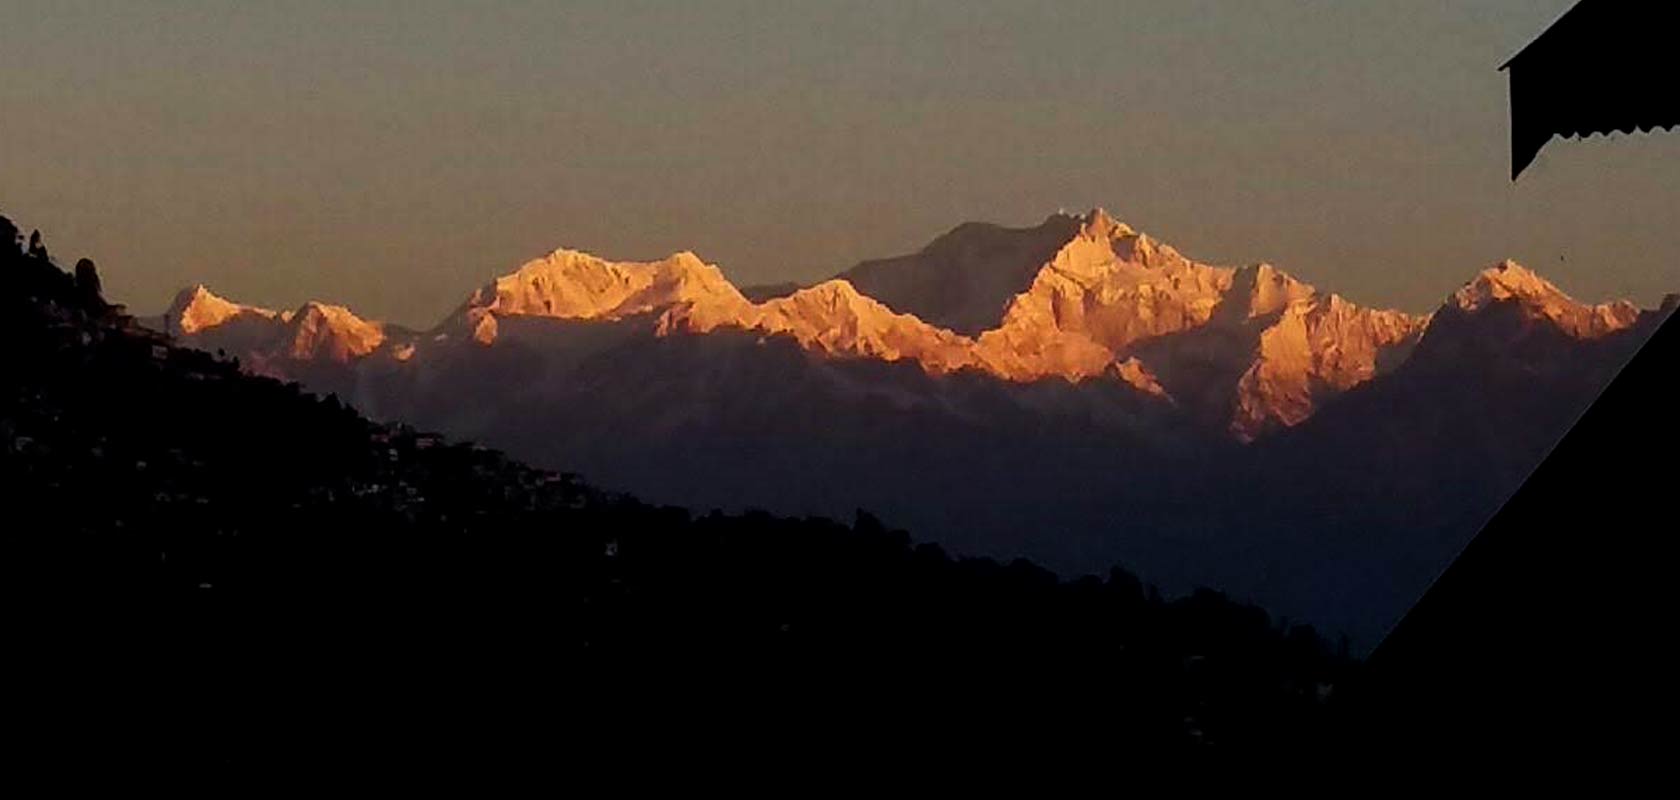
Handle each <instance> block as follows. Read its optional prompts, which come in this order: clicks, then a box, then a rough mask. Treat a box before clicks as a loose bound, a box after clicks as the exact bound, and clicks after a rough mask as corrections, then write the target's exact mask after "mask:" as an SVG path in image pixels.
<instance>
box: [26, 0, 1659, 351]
mask: <svg viewBox="0 0 1680 800" xmlns="http://www.w3.org/2000/svg"><path fill="white" fill-rule="evenodd" d="M1570 5H1571V0H1453V1H1450V2H1449V1H1446V0H1408V1H1407V2H1397V1H1394V0H1384V1H1383V2H1375V1H1368V0H1288V1H1284V0H1275V1H1274V0H1224V1H1222V2H1218V1H1214V0H1158V1H1152V2H1141V1H1139V2H1126V1H1122V0H1108V1H1107V2H997V1H994V0H950V1H948V2H932V1H927V2H915V1H914V0H890V1H889V2H801V1H800V0H780V2H702V1H701V0H693V1H692V2H636V1H634V0H615V1H614V2H600V3H570V2H554V0H545V1H544V2H475V3H467V2H437V1H436V0H400V1H397V0H392V1H389V2H372V1H371V0H370V1H364V2H356V1H355V0H339V1H332V0H318V1H315V0H310V1H305V0H292V1H289V2H288V1H284V0H275V1H274V2H263V3H235V2H231V0H230V1H229V2H187V1H186V0H176V1H174V2H165V1H164V0H119V1H116V2H97V3H96V2H78V1H77V0H51V2H33V1H30V0H21V1H20V0H0V108H3V109H4V111H3V113H0V213H5V214H6V215H8V216H10V217H12V218H13V219H14V220H16V221H17V222H18V223H19V225H20V226H22V227H25V228H26V229H27V228H31V227H38V228H40V229H42V231H43V232H44V233H45V234H46V237H47V242H48V244H49V246H50V247H51V248H52V249H53V251H54V253H55V254H57V255H58V256H59V257H60V258H61V260H66V259H74V258H75V257H79V256H84V255H85V256H89V257H92V258H94V259H96V260H97V261H98V262H99V263H100V265H101V269H102V272H103V273H104V277H105V282H106V285H107V286H108V287H109V290H110V293H111V294H112V295H113V296H114V297H115V298H116V299H117V300H119V301H122V302H126V303H128V304H129V305H130V307H131V308H132V309H134V310H135V311H137V312H146V313H150V312H155V311H156V310H159V309H161V308H162V307H163V306H164V304H165V303H167V301H168V299H169V297H170V296H171V295H172V294H173V293H174V291H175V290H177V289H178V288H180V287H181V286H184V285H188V284H191V283H195V282H204V283H207V284H209V285H210V286H211V287H212V288H213V289H216V290H217V291H219V292H221V293H223V294H226V295H228V296H231V297H234V298H236V299H241V300H245V301H247V302H253V303H259V304H263V305H269V306H280V307H285V306H293V305H296V304H297V303H300V302H301V301H303V300H305V299H309V298H314V297H318V298H321V299H327V300H334V301H338V302H344V303H348V304H349V305H351V306H352V307H353V308H355V309H356V310H358V311H359V312H362V313H363V314H364V315H366V316H371V317H374V318H381V319H389V320H393V321H397V322H403V323H408V324H413V325H429V324H430V323H432V322H435V321H437V320H438V319H439V318H441V317H442V316H443V315H444V314H445V313H446V312H447V311H449V310H451V309H452V308H453V307H454V306H455V305H456V304H458V303H459V302H460V301H461V300H462V299H463V298H464V297H465V295H466V294H467V293H468V292H469V291H470V290H471V289H472V288H473V287H475V286H476V285H478V284H480V283H482V282H483V281H485V280H486V279H488V278H490V277H491V276H493V275H496V274H500V273H504V272H507V271H509V270H511V269H512V268H513V267H514V266H516V265H517V264H519V263H520V262H522V261H524V260H526V259H528V258H531V257H534V256H537V255H540V254H542V253H544V252H546V251H548V250H551V249H553V248H555V247H559V246H569V247H577V248H581V249H585V250H589V251H591V252H595V253H597V254H600V255H603V256H607V257H610V258H619V259H629V258H654V257H660V256H663V255H665V254H667V253H669V252H672V251H675V250H680V249H692V250H694V251H696V252H698V253H699V254H700V255H701V256H702V257H703V258H705V259H706V260H708V261H712V262H715V263H718V264H720V265H722V267H723V268H724V270H725V271H726V272H727V273H728V274H729V275H730V276H731V278H733V279H734V280H735V281H736V282H737V283H739V284H742V285H746V284H751V283H759V282H768V281H779V280H808V279H813V278H817V277H822V276H827V275H829V274H832V273H834V272H837V271H839V270H841V269H843V268H845V267H847V266H850V265H851V264H853V263H855V262H856V261H858V260H860V259H863V258H868V257H877V256H885V255H893V254H898V253H903V252H909V251H912V250H915V249H917V248H919V247H920V246H921V245H922V244H924V243H926V241H927V240H929V239H931V238H932V237H934V236H935V235H937V234H939V233H941V232H942V231H944V230H947V229H949V228H951V227H953V226H954V225H956V224H957V223H959V222H962V221H964V220H987V221H993V222H1000V223H1005V224H1015V225H1025V224H1032V223H1036V222H1037V221H1039V220H1041V219H1043V218H1044V217H1045V216H1046V215H1047V214H1049V213H1051V212H1054V211H1056V210H1057V209H1058V208H1066V209H1068V210H1070V211H1072V210H1083V209H1085V208H1088V207H1090V206H1094V205H1101V206H1104V207H1106V208H1108V209H1109V210H1110V211H1111V212H1113V213H1114V214H1115V216H1117V217H1119V218H1120V219H1122V220H1125V221H1127V222H1129V223H1131V224H1132V225H1133V226H1134V227H1137V228H1140V229H1142V230H1145V231H1148V232H1150V233H1152V234H1154V235H1156V236H1158V237H1159V238H1162V239H1164V240H1166V241H1168V242H1171V243H1173V244H1175V245H1177V246H1178V247H1179V248H1180V249H1182V250H1183V251H1185V252H1186V253H1187V254H1189V255H1191V256H1193V257H1196V258H1199V259H1202V260H1207V261H1212V262H1216V263H1247V262H1253V261H1260V260H1266V261H1270V262H1272V263H1274V264H1277V265H1278V266H1280V267H1282V268H1283V269H1285V270H1288V271H1290V272H1292V273H1294V274H1296V275H1297V276H1299V277H1301V278H1303V279H1306V280H1308V281H1311V282H1313V283H1316V284H1318V285H1319V286H1321V287H1325V288H1330V289H1335V290H1337V291H1340V292H1342V293H1343V294H1345V295H1347V296H1349V297H1351V298H1352V299H1354V300H1356V301H1360V302H1365V303H1371V304H1380V305H1391V306H1398V307H1401V308H1405V309H1408V310H1414V311H1423V310H1428V309H1431V308H1433V307H1434V306H1435V305H1436V304H1437V303H1438V302H1439V300H1440V298H1442V297H1443V296H1445V295H1446V294H1447V293H1448V292H1450V291H1451V290H1452V289H1453V288H1455V287H1456V286H1457V285H1459V284H1460V283H1462V282H1463V281H1464V280H1466V279H1467V278H1469V277H1470V276H1471V275H1472V274H1474V272H1475V271H1476V270H1477V269H1479V268H1481V267H1482V266H1485V265H1486V264H1488V263H1491V262H1493V261H1496V260H1498V259H1500V258H1505V257H1511V258H1516V259H1518V260H1519V261H1522V262H1524V263H1526V264H1528V265H1530V266H1531V267H1534V268H1536V269H1538V270H1539V271H1541V272H1542V273H1543V274H1546V275H1548V276H1550V277H1552V278H1553V279H1554V280H1555V281H1556V282H1558V283H1559V284H1560V285H1561V286H1562V287H1563V288H1564V289H1565V290H1567V291H1570V292H1571V293H1573V294H1575V295H1576V296H1577V297H1580V298H1582V299H1587V300H1600V299H1605V298H1609V297H1612V296H1629V297H1632V298H1633V299H1635V300H1637V301H1640V302H1641V303H1642V304H1646V305H1652V304H1655V303H1656V302H1657V301H1658V299H1659V298H1660V297H1661V295H1662V294H1663V293H1664V292H1665V291H1680V134H1665V133H1656V134H1650V135H1639V134H1636V135H1627V136H1624V135H1618V136H1614V137H1610V138H1609V139H1606V138H1603V137H1598V138H1595V139H1593V140H1590V141H1587V142H1559V141H1554V142H1553V143H1552V144H1551V145H1550V146H1549V147H1548V148H1547V149H1546V150H1545V151H1544V152H1543V153H1542V154H1541V156H1540V159H1539V161H1537V162H1536V163H1535V165H1534V166H1532V167H1530V168H1529V170H1528V172H1526V173H1525V174H1524V175H1523V178H1522V180H1521V181H1520V182H1519V183H1516V184H1512V183H1511V182H1510V181H1509V179H1508V173H1509V160H1510V155H1509V151H1508V138H1507V137H1508V136H1509V128H1508V125H1507V117H1506V115H1507V110H1506V94H1505V82H1504V75H1503V74H1502V73H1499V72H1496V71H1495V70H1496V68H1497V66H1498V65H1499V64H1500V63H1502V62H1503V61H1504V60H1505V59H1506V57H1508V56H1509V55H1511V54H1512V53H1513V52H1515V51H1516V50H1517V49H1518V48H1520V47H1521V46H1522V45H1523V44H1524V43H1526V42H1527V41H1528V40H1529V39H1530V38H1532V37H1533V36H1535V35H1537V34H1538V33H1539V32H1540V31H1541V30H1543V29H1544V28H1545V27H1546V25H1547V24H1549V23H1550V22H1551V21H1552V20H1554V19H1555V18H1556V17H1557V16H1558V15H1559V14H1561V13H1562V12H1563V11H1564V10H1565V9H1566V8H1568V7H1569V6H1570Z"/></svg>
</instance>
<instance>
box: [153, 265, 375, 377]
mask: <svg viewBox="0 0 1680 800" xmlns="http://www.w3.org/2000/svg"><path fill="white" fill-rule="evenodd" d="M161 326H162V327H163V329H164V331H165V332H167V333H172V334H174V335H176V336H177V337H179V338H180V339H181V341H182V342H183V343H184V344H187V345H191V346H193V347H198V348H200V349H204V350H212V351H213V350H222V351H224V352H227V353H229V354H230V355H236V356H238V357H240V359H241V360H242V361H244V362H246V363H247V364H249V365H251V366H252V367H253V368H257V369H258V370H259V371H263V372H268V373H279V374H284V373H285V372H286V371H287V369H286V367H285V366H284V365H283V363H282V362H285V361H295V362H306V363H316V362H326V363H332V364H350V363H352V362H354V361H356V360H358V359H361V358H363V357H366V356H369V355H371V354H373V353H374V352H375V351H377V350H379V349H380V347H381V346H382V345H385V344H386V343H387V338H388V337H387V329H386V326H385V325H384V324H382V323H378V322H369V321H367V320H364V319H362V318H361V317H358V316H356V315H355V314H354V313H352V312H351V311H350V310H349V309H347V308H345V307H343V306H336V305H330V304H327V303H320V302H315V301H310V302H307V303H304V304H303V305H302V306H300V307H299V308H298V309H297V310H295V311H274V310H272V309H267V308H261V307H258V306H249V305H244V304H241V303H235V302H232V301H230V300H227V299H225V298H222V297H218V296H217V295H215V294H214V293H212V292H211V291H210V290H209V289H206V288H205V287H203V286H194V287H191V288H189V289H186V290H183V291H182V292H181V293H180V294H179V295H177V296H176V298H175V302H173V303H172V304H170V307H169V310H168V311H166V312H164V315H163V318H162V322H161Z"/></svg>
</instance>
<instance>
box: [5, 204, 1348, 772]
mask: <svg viewBox="0 0 1680 800" xmlns="http://www.w3.org/2000/svg"><path fill="white" fill-rule="evenodd" d="M0 349H3V352H4V363H5V368H4V369H3V370H0V431H3V432H4V442H5V446H4V448H3V450H0V485H3V486H4V487H5V490H6V496H7V498H8V499H7V502H6V511H5V519H6V525H5V527H6V529H7V530H8V531H9V534H10V535H9V536H8V537H7V539H8V540H9V544H10V547H11V551H12V552H11V555H12V559H11V561H12V563H14V564H15V565H16V566H17V567H18V569H19V572H21V573H22V576H21V579H20V581H19V582H18V584H17V585H18V587H19V588H20V596H21V597H22V598H23V599H22V602H21V603H20V605H19V606H18V608H17V612H18V614H19V615H20V619H21V620H22V622H23V624H24V626H25V628H26V630H27V633H28V634H30V635H32V636H33V637H35V638H33V639H32V640H30V641H31V644H29V645H28V646H27V647H26V649H25V652H26V653H27V659H28V661H29V663H31V664H33V665H35V666H38V667H40V668H41V669H40V673H41V675H42V676H44V677H43V682H42V683H40V684H38V685H36V686H38V688H39V691H35V692H33V695H32V696H33V698H34V699H35V700H38V701H40V702H41V704H42V706H43V709H42V710H43V711H44V712H45V713H44V714H43V715H42V720H43V721H42V722H41V726H42V727H41V728H40V730H39V734H40V735H39V736H37V737H35V738H36V741H37V742H38V744H39V745H40V746H41V748H42V749H43V750H44V751H45V754H46V755H49V756H52V757H54V758H61V759H68V760H70V761H72V762H74V763H76V764H82V765H95V764H105V763H108V762H110V761H111V760H112V759H125V761H124V763H131V764H134V765H139V766H138V767H137V768H141V769H147V770H166V771H167V770H182V771H185V772H187V773H194V774H196V773H197V772H200V771H203V770H234V771H241V772H243V771H246V770H249V769H252V768H254V765H257V764H264V765H281V766H284V767H285V768H287V769H300V768H303V769H307V768H312V767H317V766H320V765H323V764H327V763H360V762H362V761H366V760H369V759H375V758H384V757H397V758H410V757H413V758H419V757H421V755H420V754H427V755H425V757H426V758H438V759H442V760H443V761H446V762H457V761H458V762H463V763H473V762H474V759H483V758H495V759H498V760H500V761H502V762H510V761H511V762H520V761H521V760H525V761H542V760H546V759H565V758H576V757H578V756H579V753H581V752H583V751H581V750H578V749H576V748H574V747H572V746H569V745H563V744H561V743H560V741H561V740H568V741H570V740H576V739H583V740H589V741H593V742H594V743H595V744H596V745H600V744H601V743H602V742H604V741H613V742H622V741H628V739H626V738H624V737H631V738H632V739H633V738H635V737H638V736H645V735H647V734H649V733H650V732H651V731H659V732H661V733H663V734H668V735H675V734H674V732H675V731H686V732H688V734H689V736H688V737H687V739H686V744H685V745H684V746H685V747H687V748H696V747H705V746H711V745H716V744H717V736H718V731H719V730H720V729H715V728H714V727H713V726H714V725H716V724H720V723H718V722H717V721H718V720H722V719H728V720H732V721H734V722H740V721H741V720H745V719H753V720H758V721H759V722H760V723H762V724H761V725H760V726H759V727H758V728H756V730H757V731H758V735H757V737H756V739H755V741H757V742H758V743H759V744H758V746H760V747H762V746H775V747H779V748H782V749H784V750H798V749H821V747H826V746H831V745H832V742H833V737H836V736H840V735H841V731H860V730H861V731H863V732H862V733H848V734H846V735H848V736H859V737H861V738H856V739H849V740H848V741H851V742H853V744H861V743H867V744H866V745H865V746H867V747H881V748H884V747H887V746H888V744H887V743H889V742H898V743H904V744H912V743H913V746H916V747H921V748H924V749H925V748H935V747H945V746H951V745H952V743H953V742H957V741H965V742H984V741H989V742H992V743H998V742H1020V743H1022V744H1026V743H1030V742H1038V743H1041V744H1042V743H1043V742H1045V741H1048V740H1050V739H1055V740H1057V741H1064V742H1066V741H1077V742H1079V743H1080V746H1081V747H1090V748H1092V749H1093V752H1105V753H1108V754H1109V757H1110V758H1114V757H1119V754H1122V753H1124V754H1125V757H1136V756H1137V755H1138V754H1139V753H1143V752H1169V753H1182V754H1187V755H1190V756H1196V755H1197V754H1200V755H1201V756H1204V757H1214V756H1220V755H1251V754H1257V753H1270V752H1278V751H1287V750H1291V749H1293V748H1296V747H1299V746H1302V743H1303V742H1306V741H1308V740H1309V739H1310V737H1311V736H1313V735H1314V734H1316V733H1317V732H1318V728H1319V726H1320V725H1321V724H1322V723H1323V719H1324V707H1325V705H1326V698H1327V697H1328V696H1329V695H1330V694H1331V693H1332V691H1333V688H1334V687H1335V686H1336V685H1337V684H1338V683H1339V682H1340V681H1342V680H1343V678H1344V677H1345V676H1346V675H1347V674H1348V672H1349V671H1350V669H1352V664H1351V662H1350V660H1349V659H1348V658H1347V656H1346V653H1345V649H1341V650H1339V649H1338V648H1336V647H1333V646H1331V645H1330V644H1329V643H1327V642H1326V641H1325V640H1324V639H1323V638H1322V637H1320V636H1319V635H1318V634H1316V633H1315V632H1313V631H1312V630H1311V629H1310V628H1307V627H1303V626H1292V625H1288V624H1280V623H1276V622H1274V621H1273V620H1271V619H1270V618H1269V617H1268V616H1267V614H1266V613H1265V612H1263V611H1262V610H1260V609H1257V608H1254V607H1251V606H1246V605H1242V604H1239V603H1235V602H1232V601H1230V600H1228V599H1227V598H1225V597H1224V596H1222V595H1220V594H1218V593H1217V592H1213V591H1200V592H1197V593H1195V594H1193V595H1191V596H1188V597H1184V598H1179V599H1170V600H1169V599H1164V598H1162V597H1161V596H1160V595H1159V594H1158V593H1157V592H1155V591H1154V590H1153V589H1151V588H1150V587H1148V586H1146V585H1144V584H1143V583H1142V582H1140V581H1139V579H1138V578H1136V577H1134V576H1133V575H1131V574H1129V573H1127V572H1125V571H1123V570H1121V569H1115V570H1113V571H1112V572H1110V573H1109V575H1108V576H1107V577H1106V578H1103V579H1099V578H1095V577H1085V578H1080V579H1078V580H1071V581H1068V580H1060V579H1058V578H1057V577H1056V576H1055V575H1053V574H1052V573H1050V572H1047V571H1045V570H1043V569H1041V568H1038V567H1036V566H1034V565H1032V564H1030V563H1027V562H1025V561H1015V562H1012V563H1007V564H1005V563H998V562H996V561H993V560H989V559H975V558H954V557H952V556H950V555H949V554H947V553H946V552H944V551H943V550H941V549H940V548H939V547H938V546H937V545H933V544H928V543H913V542H912V541H911V539H910V538H909V537H908V536H907V535H906V534H905V533H904V532H902V531H897V530H892V529H890V528H888V527H886V526H885V525H883V524H882V523H881V522H880V521H878V520H876V519H875V518H873V517H871V516H869V515H868V514H865V513H862V512H860V513H859V514H858V516H857V518H856V520H855V521H854V522H853V523H852V524H850V525H847V524H842V523H839V522H835V521H832V520H827V519H815V518H812V519H784V518H776V517H772V516H769V515H766V514H760V513H749V514H742V515H725V514H720V513H716V512H714V513H710V514H700V515H696V514H693V513H690V512H688V511H685V510H682V509H677V508H668V507H656V506H652V505H648V504H645V503H641V502H638V501H636V500H634V499H633V498H629V497H624V496H619V495H615V494H611V493H606V492H602V491H598V490H595V489H592V488H590V487H589V486H587V485H586V484H584V483H583V482H581V481H580V480H579V479H578V478H577V477H576V476H573V475H567V474H553V473H549V472H544V471H539V470H535V469H530V468H527V467H525V466H522V465H520V464H518V463H514V462H512V461H510V460H509V459H507V458H505V457H503V456H501V455H500V454H498V453H496V452H494V451H491V450H488V449H485V448H482V447H478V446H474V445H471V444H466V443H459V442H450V441H446V440H444V439H443V438H441V437H438V436H435V435H431V434H427V433H423V432H419V431H416V430H413V429H410V428H406V427H401V426H386V425H379V424H374V423H372V422H369V421H368V420H366V419H364V418H362V417H360V416H359V415H358V414H357V413H356V412H354V411H353V410H351V409H349V408H347V407H346V406H344V405H343V404H341V403H340V402H339V401H338V400H337V399H336V398H335V397H332V396H327V397H317V396H314V395H310V394H307V393H305V392H303V391H301V390H300V388H299V387H298V386H297V385H296V384H283V383H280V382H278V381H274V380H270V379H266V378H260V377H255V376H251V375H248V374H244V373H241V372H240V371H239V369H238V365H237V363H236V362H234V361H233V360H230V359H223V358H218V357H216V356H213V355H209V354H205V353H201V352H198V351H194V350H191V349H186V348H180V347H176V346H174V345H173V344H172V343H171V342H170V341H169V340H168V339H167V338H166V337H163V336H161V335H159V334H156V333H153V332H150V331H148V330H146V329H144V328H141V327H140V326H138V325H137V324H135V322H134V321H133V319H132V318H131V317H129V316H128V315H127V314H126V313H125V312H124V310H123V309H122V308H121V307H117V306H113V305H110V304H108V303H107V302H106V301H105V300H104V299H103V298H102V296H101V293H100V286H99V277H98V271H97V268H96V267H95V265H94V264H93V263H92V262H90V261H87V260H82V261H80V262H78V263H77V264H76V266H75V267H74V269H73V270H72V271H70V272H66V271H65V270H63V269H61V268H60V267H59V266H58V265H57V263H56V262H55V261H54V260H53V258H52V257H51V255H50V254H49V253H48V252H47V249H46V247H45V246H44V245H43V244H42V242H41V239H40V236H39V234H38V233H36V234H32V235H31V236H30V237H29V238H28V239H27V241H25V240H24V239H23V238H22V237H20V236H19V232H18V231H17V229H16V228H15V226H14V225H13V224H12V223H11V222H10V221H8V220H5V218H3V217H0ZM553 413H556V414H563V413H565V409H554V411H553ZM810 479H811V480H821V479H822V476H820V475H813V476H810ZM1044 535H1053V532H1045V533H1044ZM32 691H33V690H32ZM584 720H589V722H587V723H586V722H584ZM731 724H733V722H732V723H731ZM609 731H612V733H611V734H609V733H608V732H609ZM812 737H818V738H812ZM731 741H735V742H740V741H742V740H740V739H731ZM819 741H822V742H828V743H829V744H825V745H821V746H819V745H818V744H817V742H819ZM1119 748H1124V749H1119Z"/></svg>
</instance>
